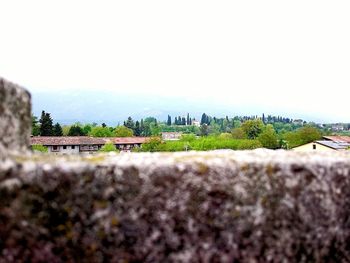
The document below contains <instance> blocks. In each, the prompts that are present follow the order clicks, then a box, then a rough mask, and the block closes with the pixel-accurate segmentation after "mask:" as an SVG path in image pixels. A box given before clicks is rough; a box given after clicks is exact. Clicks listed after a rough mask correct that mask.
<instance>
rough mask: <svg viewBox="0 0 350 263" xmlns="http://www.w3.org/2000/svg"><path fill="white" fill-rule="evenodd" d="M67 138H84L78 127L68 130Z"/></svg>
mask: <svg viewBox="0 0 350 263" xmlns="http://www.w3.org/2000/svg"><path fill="white" fill-rule="evenodd" d="M68 136H84V132H83V129H82V128H81V127H80V126H79V125H72V126H70V128H69V131H68Z"/></svg>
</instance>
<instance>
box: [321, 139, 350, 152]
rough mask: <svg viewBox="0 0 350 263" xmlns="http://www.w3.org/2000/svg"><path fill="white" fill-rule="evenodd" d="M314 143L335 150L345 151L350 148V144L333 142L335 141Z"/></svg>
mask: <svg viewBox="0 0 350 263" xmlns="http://www.w3.org/2000/svg"><path fill="white" fill-rule="evenodd" d="M316 142H317V143H319V144H321V145H324V146H327V147H330V148H332V149H335V150H346V149H347V148H349V147H350V143H347V142H335V141H316Z"/></svg>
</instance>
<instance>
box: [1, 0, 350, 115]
mask: <svg viewBox="0 0 350 263" xmlns="http://www.w3.org/2000/svg"><path fill="white" fill-rule="evenodd" d="M0 75H1V76H3V77H5V78H7V79H9V80H11V81H14V82H17V83H19V84H21V85H23V86H25V87H27V88H28V89H29V90H30V91H31V92H32V93H38V92H42V91H43V90H48V89H50V90H52V91H62V90H73V89H77V90H84V89H98V90H113V92H116V93H118V92H120V93H131V94H144V93H146V94H157V95H159V96H172V95H176V96H190V97H192V98H197V99H198V100H201V99H203V100H208V101H210V100H213V101H216V102H218V101H219V102H222V103H223V104H225V105H227V106H228V107H229V106H230V105H232V104H234V105H236V106H237V105H242V106H249V105H251V107H252V108H254V107H256V106H259V107H260V108H264V107H266V109H271V108H275V109H278V110H279V109H281V110H283V111H284V112H286V111H287V112H290V113H293V112H296V113H308V114H309V115H314V116H317V117H320V118H325V119H327V118H328V119H330V118H332V119H333V120H334V119H338V120H339V121H350V114H349V110H348V105H349V97H350V96H349V95H350V91H349V90H350V1H349V0H346V1H329V0H328V1H322V0H317V1H308V0H293V1H284V0H276V1H269V0H267V1H261V0H259V1H252V0H243V1H233V0H231V1H220V0H216V1H214V0H212V1H206V0H196V1H194V0H184V1H183V0H176V1H167V0H159V1H153V0H150V1H145V0H142V1H133V0H127V1H116V0H114V1H103V0H99V1H88V0H83V1H80V0H69V1H68V0H67V1H66V0H60V1H49V0H43V1H38V0H31V1H27V0H26V1H16V0H8V1H2V0H0ZM257 114H258V113H257Z"/></svg>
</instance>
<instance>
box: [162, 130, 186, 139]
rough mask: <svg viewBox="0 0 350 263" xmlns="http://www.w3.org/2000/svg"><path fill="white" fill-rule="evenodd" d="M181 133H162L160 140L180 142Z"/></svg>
mask: <svg viewBox="0 0 350 263" xmlns="http://www.w3.org/2000/svg"><path fill="white" fill-rule="evenodd" d="M181 135H182V132H162V139H163V140H164V141H176V140H180V138H181Z"/></svg>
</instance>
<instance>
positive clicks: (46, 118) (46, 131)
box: [39, 111, 53, 136]
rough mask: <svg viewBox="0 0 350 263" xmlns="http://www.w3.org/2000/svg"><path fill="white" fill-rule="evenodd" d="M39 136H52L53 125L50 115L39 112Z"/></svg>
mask: <svg viewBox="0 0 350 263" xmlns="http://www.w3.org/2000/svg"><path fill="white" fill-rule="evenodd" d="M39 122H40V135H41V136H52V135H53V124H52V118H51V116H50V113H46V112H45V111H42V112H41V118H40V121H39Z"/></svg>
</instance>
